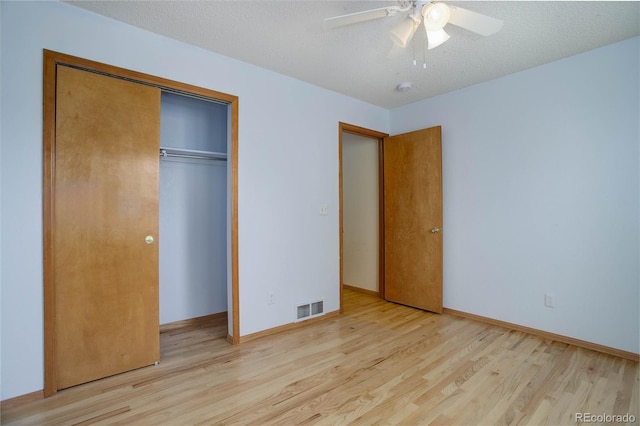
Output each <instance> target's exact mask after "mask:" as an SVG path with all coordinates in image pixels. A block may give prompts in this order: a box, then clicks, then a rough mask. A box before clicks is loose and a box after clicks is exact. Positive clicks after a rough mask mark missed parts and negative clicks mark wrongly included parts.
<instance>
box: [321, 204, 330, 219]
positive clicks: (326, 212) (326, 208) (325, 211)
mask: <svg viewBox="0 0 640 426" xmlns="http://www.w3.org/2000/svg"><path fill="white" fill-rule="evenodd" d="M320 215H321V216H327V215H329V206H327V205H326V204H320Z"/></svg>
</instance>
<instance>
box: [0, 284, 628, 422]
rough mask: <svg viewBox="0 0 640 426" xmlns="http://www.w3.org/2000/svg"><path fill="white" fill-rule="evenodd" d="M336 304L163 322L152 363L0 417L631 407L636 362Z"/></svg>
mask: <svg viewBox="0 0 640 426" xmlns="http://www.w3.org/2000/svg"><path fill="white" fill-rule="evenodd" d="M344 303H345V306H344V311H345V313H344V314H343V315H336V316H334V317H332V318H330V319H327V320H325V321H320V322H315V323H306V322H304V323H305V325H304V326H301V327H297V328H293V329H289V330H283V331H281V332H280V333H277V334H273V335H270V336H268V337H265V336H263V337H262V338H259V339H254V340H251V341H249V342H247V343H243V344H242V345H240V346H231V345H229V344H228V343H227V341H226V340H225V335H226V331H227V324H226V321H225V320H224V319H220V318H218V319H214V318H212V319H210V321H208V322H207V323H203V324H202V325H203V327H202V328H200V329H196V328H190V329H189V330H188V331H186V332H183V331H184V330H177V331H176V332H169V333H163V335H162V341H161V344H162V351H163V361H162V363H160V365H158V366H156V367H147V368H142V369H138V370H135V371H131V372H128V373H124V374H120V375H117V376H113V377H109V378H106V379H102V380H98V381H95V382H92V383H87V384H84V385H81V386H78V387H75V388H71V389H67V390H64V391H62V392H59V393H58V394H57V395H55V396H54V397H51V398H46V399H42V400H39V401H33V402H30V403H27V404H24V405H21V406H17V407H16V406H14V407H10V408H7V409H6V410H5V408H4V407H3V411H2V424H3V425H25V424H28V425H35V424H42V425H44V424H46V425H49V424H51V425H53V424H68V425H72V424H79V423H82V422H86V423H92V424H96V425H139V424H143V425H147V424H149V425H151V424H163V425H164V424H170V425H171V424H184V425H196V424H198V425H199V424H202V425H211V424H229V425H296V424H319V425H372V424H380V425H428V424H447V425H498V424H513V425H515V424H530V425H545V424H546V425H569V424H576V423H579V422H577V421H576V418H575V414H576V413H593V414H620V415H624V414H626V413H629V414H631V415H634V416H635V417H636V421H635V423H631V422H629V423H630V424H637V422H638V417H639V414H640V412H639V401H640V399H639V398H638V395H640V393H639V391H640V381H639V380H638V372H639V370H638V363H637V362H633V361H629V360H625V359H621V358H618V357H615V356H610V355H606V354H601V353H598V352H594V351H590V350H586V349H582V348H578V347H575V346H572V345H567V344H565V343H561V342H557V341H554V340H551V339H545V338H540V337H537V336H532V335H530V334H527V333H523V332H521V331H513V330H509V329H507V328H503V327H498V326H494V325H487V324H484V323H480V322H476V321H473V320H470V319H465V318H460V317H457V316H454V315H449V314H446V313H445V314H443V315H435V314H433V313H430V312H425V311H422V310H418V309H413V308H410V307H407V306H402V305H398V304H393V303H388V302H385V301H383V300H381V299H379V298H377V297H374V296H369V295H366V294H362V293H356V292H352V291H349V290H345V295H344Z"/></svg>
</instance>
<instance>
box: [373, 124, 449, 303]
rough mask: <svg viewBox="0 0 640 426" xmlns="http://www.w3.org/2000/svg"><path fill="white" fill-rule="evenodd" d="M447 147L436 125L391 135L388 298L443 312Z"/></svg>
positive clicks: (388, 144)
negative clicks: (444, 165)
mask: <svg viewBox="0 0 640 426" xmlns="http://www.w3.org/2000/svg"><path fill="white" fill-rule="evenodd" d="M441 158H442V146H441V129H440V127H433V128H430V129H424V130H418V131H415V132H411V133H405V134H402V135H397V136H391V137H388V138H385V142H384V199H385V203H384V205H385V211H384V218H385V236H384V241H385V294H384V297H385V299H386V300H389V301H392V302H397V303H402V304H404V305H408V306H413V307H416V308H420V309H426V310H428V311H432V312H438V313H440V312H442V232H437V233H432V229H433V228H438V229H441V228H442V159H441Z"/></svg>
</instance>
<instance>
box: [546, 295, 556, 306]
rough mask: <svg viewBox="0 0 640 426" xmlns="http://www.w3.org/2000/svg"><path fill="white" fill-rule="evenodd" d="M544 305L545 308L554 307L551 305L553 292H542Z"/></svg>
mask: <svg viewBox="0 0 640 426" xmlns="http://www.w3.org/2000/svg"><path fill="white" fill-rule="evenodd" d="M544 306H546V307H547V308H554V307H555V306H554V305H553V294H550V293H545V294H544Z"/></svg>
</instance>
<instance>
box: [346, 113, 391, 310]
mask: <svg viewBox="0 0 640 426" xmlns="http://www.w3.org/2000/svg"><path fill="white" fill-rule="evenodd" d="M343 133H350V134H353V135H356V136H362V137H366V138H370V139H376V140H377V141H378V276H379V278H378V296H379V297H380V298H381V299H384V155H383V154H384V138H386V137H388V136H389V135H388V134H386V133H382V132H378V131H376V130H371V129H367V128H364V127H360V126H355V125H353V124H348V123H343V122H340V123H339V124H338V182H339V183H338V193H339V208H338V210H339V212H340V213H339V216H340V313H342V312H343V306H344V305H343V293H344V275H343V274H344V241H343V240H344V221H343V199H342V197H343V194H342V192H343V191H342V186H343V176H342V134H343Z"/></svg>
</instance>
